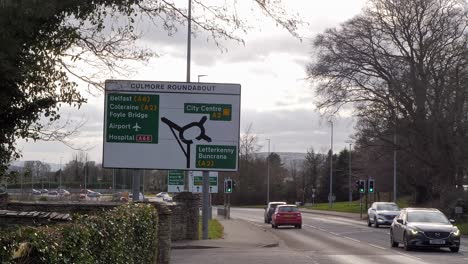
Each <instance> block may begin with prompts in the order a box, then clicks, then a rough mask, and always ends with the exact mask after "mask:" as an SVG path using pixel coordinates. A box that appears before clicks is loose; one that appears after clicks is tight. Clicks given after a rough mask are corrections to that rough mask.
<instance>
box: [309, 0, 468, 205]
mask: <svg viewBox="0 0 468 264" xmlns="http://www.w3.org/2000/svg"><path fill="white" fill-rule="evenodd" d="M467 28H468V8H467V4H466V3H465V2H463V1H458V0H424V1H413V0H370V1H369V4H368V5H367V6H366V8H365V9H364V10H363V13H362V14H360V15H358V16H356V17H354V18H352V19H350V20H349V21H347V22H345V23H343V24H342V25H341V26H340V27H338V28H333V29H328V30H326V31H325V32H324V33H323V34H320V35H319V36H318V37H317V38H316V39H315V41H314V43H313V47H314V49H315V50H316V55H317V57H316V58H314V62H312V63H311V64H310V65H309V66H308V69H307V71H308V75H309V77H310V79H311V80H313V81H314V82H316V84H317V93H318V95H319V97H320V99H319V102H318V103H319V107H320V108H321V109H322V110H324V111H326V112H327V111H328V112H329V113H334V112H336V111H337V110H338V109H339V108H340V107H341V106H343V105H345V104H352V105H354V106H355V109H356V114H357V116H358V117H359V123H358V126H357V128H358V130H359V132H362V131H365V132H366V133H363V134H361V135H362V136H366V137H370V138H372V139H378V140H372V141H373V142H386V144H390V145H392V144H393V140H392V138H393V137H392V135H393V134H394V133H397V137H398V139H399V140H398V149H399V150H401V151H402V152H403V151H404V152H406V153H408V155H407V157H408V158H410V159H412V163H413V164H414V166H416V167H417V168H418V170H417V171H415V173H414V174H407V177H410V178H411V179H410V181H411V182H412V183H413V184H414V185H413V186H414V189H413V190H414V191H416V194H417V197H416V198H417V199H416V200H417V202H422V201H425V200H428V199H437V198H441V196H440V194H442V193H444V192H447V191H449V190H450V189H453V188H454V187H455V184H456V183H457V182H458V183H460V182H461V180H462V175H463V165H464V163H465V160H466V154H465V153H466V151H465V149H466V146H465V145H466V144H465V143H464V142H466V132H465V130H466V129H465V126H466V117H465V116H466V115H465V111H466V108H467V105H466V103H467V97H466V91H467V88H468V87H467V82H466V79H467V78H468V70H467V69H468V68H467V62H468V60H467V56H466V54H467V53H468V45H467V44H468V34H467V33H468V31H467ZM370 162H372V160H371V161H370ZM459 186H461V184H459Z"/></svg>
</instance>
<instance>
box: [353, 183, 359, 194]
mask: <svg viewBox="0 0 468 264" xmlns="http://www.w3.org/2000/svg"><path fill="white" fill-rule="evenodd" d="M354 188H355V190H356V191H357V192H359V181H356V182H355V183H354Z"/></svg>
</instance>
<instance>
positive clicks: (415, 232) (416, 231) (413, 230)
mask: <svg viewBox="0 0 468 264" xmlns="http://www.w3.org/2000/svg"><path fill="white" fill-rule="evenodd" d="M409 231H410V233H411V234H412V235H417V234H418V233H419V231H418V230H416V229H410V230H409Z"/></svg>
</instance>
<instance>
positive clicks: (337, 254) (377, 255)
mask: <svg viewBox="0 0 468 264" xmlns="http://www.w3.org/2000/svg"><path fill="white" fill-rule="evenodd" d="M231 218H233V219H242V220H246V221H249V222H250V223H252V224H254V225H257V226H259V227H268V226H269V225H267V224H265V223H264V221H263V209H247V208H232V209H231ZM302 220H303V224H302V229H294V228H292V227H291V228H290V227H280V228H279V229H273V228H271V229H269V231H270V232H272V234H273V235H275V236H276V237H278V238H279V240H280V241H281V244H282V245H281V246H282V247H286V248H287V249H289V250H291V251H294V252H295V253H296V254H299V255H300V257H301V259H302V258H303V257H306V258H308V259H310V263H313V264H328V263H333V264H341V263H350V264H356V263H359V264H367V263H372V264H375V263H379V264H384V263H392V264H394V263H411V264H412V263H415V264H419V263H434V264H440V263H443V264H451V263H468V247H467V246H468V244H466V245H464V242H465V241H463V238H462V245H461V248H460V252H459V253H451V252H450V250H449V249H445V248H444V249H419V250H414V251H405V250H404V249H403V247H402V245H400V247H399V248H391V247H390V235H389V231H390V229H389V227H387V226H383V227H380V228H374V227H368V226H367V223H366V222H365V221H359V220H354V219H347V218H342V217H335V216H326V215H318V214H308V213H303V214H302ZM270 226H271V225H270ZM466 243H468V242H466Z"/></svg>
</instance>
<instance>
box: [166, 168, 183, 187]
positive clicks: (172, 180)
mask: <svg viewBox="0 0 468 264" xmlns="http://www.w3.org/2000/svg"><path fill="white" fill-rule="evenodd" d="M167 184H168V185H184V184H185V171H182V170H170V171H169V175H168V181H167Z"/></svg>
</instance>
